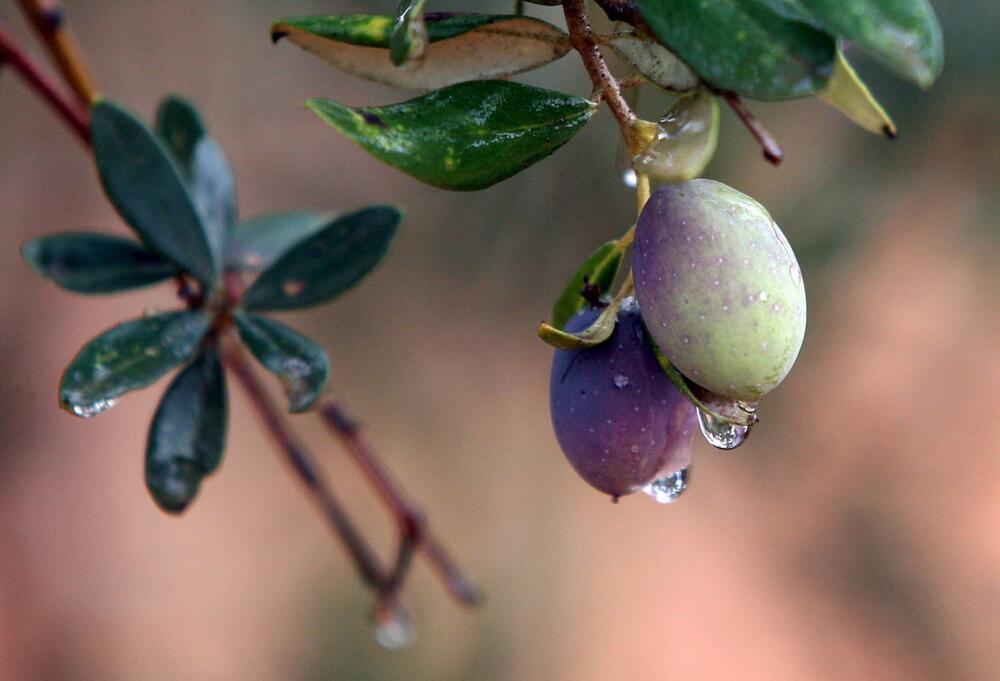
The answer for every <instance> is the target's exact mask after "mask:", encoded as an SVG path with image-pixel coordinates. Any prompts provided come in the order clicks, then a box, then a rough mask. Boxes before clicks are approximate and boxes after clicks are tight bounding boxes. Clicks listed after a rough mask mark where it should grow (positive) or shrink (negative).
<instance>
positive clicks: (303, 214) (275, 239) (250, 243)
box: [226, 211, 336, 272]
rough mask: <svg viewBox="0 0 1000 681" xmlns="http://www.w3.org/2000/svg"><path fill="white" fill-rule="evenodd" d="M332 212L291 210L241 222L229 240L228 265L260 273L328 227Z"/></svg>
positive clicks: (231, 267) (331, 219)
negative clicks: (299, 243)
mask: <svg viewBox="0 0 1000 681" xmlns="http://www.w3.org/2000/svg"><path fill="white" fill-rule="evenodd" d="M335 217H336V215H335V214H333V213H319V212H315V211H291V212H287V213H272V214H269V215H261V216H259V217H256V218H252V219H250V220H247V221H245V222H242V223H240V225H239V226H238V227H237V228H236V230H235V231H234V232H233V234H232V238H231V239H230V241H229V250H228V252H227V254H226V267H229V268H230V269H234V270H240V271H244V272H259V271H261V270H265V269H267V268H268V267H270V266H271V264H272V263H274V262H275V261H276V260H277V259H278V258H280V257H281V256H282V255H284V254H285V252H287V251H288V249H290V248H291V247H292V246H294V245H295V244H297V243H298V242H299V241H301V240H302V239H305V238H306V237H307V236H310V235H312V234H314V233H316V232H317V231H319V229H321V228H322V227H325V226H326V225H328V224H329V223H330V222H332V221H333V219H334V218H335Z"/></svg>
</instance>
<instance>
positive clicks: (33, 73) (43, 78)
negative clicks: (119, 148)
mask: <svg viewBox="0 0 1000 681" xmlns="http://www.w3.org/2000/svg"><path fill="white" fill-rule="evenodd" d="M4 64H9V65H10V67H11V68H13V69H14V70H15V71H17V73H18V74H19V75H20V76H21V78H22V79H24V82H25V84H27V86H28V87H29V88H31V89H32V90H34V91H35V92H36V93H37V94H38V95H39V96H40V97H41V98H42V100H43V101H44V102H45V103H46V104H48V105H49V106H50V107H51V108H52V110H53V111H55V112H56V113H57V114H58V115H59V117H60V118H62V119H63V121H64V122H65V123H66V124H67V125H68V126H69V127H70V129H71V130H73V132H74V133H76V136H77V137H78V138H79V139H80V141H81V142H83V144H84V146H87V147H89V146H90V124H89V122H88V119H89V115H88V112H87V110H86V109H85V108H84V107H82V106H80V104H79V103H77V102H76V101H75V100H74V99H72V98H70V97H68V96H67V95H66V94H65V93H64V92H62V91H61V90H60V87H59V85H58V84H57V83H56V82H55V80H54V79H53V78H51V77H50V76H49V75H48V74H47V73H45V71H44V70H43V69H42V68H41V66H40V65H39V64H37V63H36V62H35V61H34V60H33V59H32V58H31V57H30V56H28V54H27V53H26V52H25V51H24V50H23V49H22V48H21V47H20V45H18V44H17V42H16V41H15V40H14V38H13V37H12V36H11V35H10V33H9V32H8V31H7V28H6V26H5V25H4V23H3V22H2V21H0V66H3V65H4Z"/></svg>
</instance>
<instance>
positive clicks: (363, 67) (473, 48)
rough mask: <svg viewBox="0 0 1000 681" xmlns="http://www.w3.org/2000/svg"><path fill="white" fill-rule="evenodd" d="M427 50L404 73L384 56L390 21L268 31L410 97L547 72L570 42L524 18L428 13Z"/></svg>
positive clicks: (294, 24) (318, 22)
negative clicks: (464, 84)
mask: <svg viewBox="0 0 1000 681" xmlns="http://www.w3.org/2000/svg"><path fill="white" fill-rule="evenodd" d="M425 24H426V26H427V40H428V44H427V48H426V50H425V52H424V55H423V57H422V58H421V59H420V61H419V62H411V63H409V64H407V67H406V68H398V67H396V66H394V65H393V64H392V62H391V61H390V59H389V55H388V48H389V46H390V41H391V35H392V31H393V25H394V18H393V17H391V16H385V15H342V16H325V17H293V18H288V19H283V20H281V21H279V22H277V23H276V24H274V26H273V27H272V29H271V30H272V34H271V35H272V38H274V39H275V40H278V39H280V38H283V37H287V38H288V39H289V40H290V41H292V42H293V43H295V44H296V45H298V46H299V47H301V48H303V49H304V50H306V51H308V52H311V53H313V54H315V55H317V56H318V57H320V58H321V59H323V60H325V61H327V62H328V63H330V64H332V65H333V66H335V67H337V68H338V69H340V70H342V71H346V72H348V73H351V74H354V75H356V76H361V77H364V78H368V79H370V80H375V81H378V82H380V83H386V84H388V85H393V86H396V87H401V88H407V89H412V90H436V89H438V88H442V87H446V86H448V85H454V84H455V83H460V82H464V81H468V80H481V79H485V78H501V77H506V76H512V75H514V74H517V73H521V72H523V71H527V70H529V69H534V68H537V67H539V66H543V65H545V64H548V63H549V62H551V61H554V60H556V59H558V58H560V57H562V56H563V55H564V54H566V53H567V52H568V51H569V49H570V45H569V37H568V36H567V35H566V33H565V32H564V31H563V30H562V29H560V28H557V27H555V26H553V25H552V24H549V23H546V22H544V21H541V20H539V19H533V18H531V17H518V16H507V15H489V14H457V13H429V14H427V15H426V17H425Z"/></svg>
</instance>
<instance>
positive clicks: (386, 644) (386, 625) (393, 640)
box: [375, 603, 417, 650]
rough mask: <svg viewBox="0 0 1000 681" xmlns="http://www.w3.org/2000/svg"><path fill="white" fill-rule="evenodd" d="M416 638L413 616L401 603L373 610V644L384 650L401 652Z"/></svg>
mask: <svg viewBox="0 0 1000 681" xmlns="http://www.w3.org/2000/svg"><path fill="white" fill-rule="evenodd" d="M416 637H417V629H416V625H414V623H413V616H412V615H410V611H409V610H408V609H407V608H406V606H404V605H403V604H402V603H390V604H386V605H380V606H378V607H377V608H376V610H375V642H376V643H378V644H379V645H380V646H382V647H383V648H385V649H386V650H401V649H403V648H407V647H409V646H410V645H412V644H413V641H414V640H415V639H416Z"/></svg>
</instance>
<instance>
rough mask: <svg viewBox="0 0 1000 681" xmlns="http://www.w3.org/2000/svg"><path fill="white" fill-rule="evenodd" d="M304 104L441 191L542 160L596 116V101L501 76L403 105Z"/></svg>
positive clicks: (475, 184) (487, 181)
mask: <svg viewBox="0 0 1000 681" xmlns="http://www.w3.org/2000/svg"><path fill="white" fill-rule="evenodd" d="M306 106H308V107H309V108H310V109H312V110H313V111H315V112H316V113H317V114H319V115H320V116H321V117H322V118H323V119H324V120H325V121H326V122H327V123H329V124H330V125H331V126H333V127H334V128H336V129H337V130H338V131H340V132H341V133H342V134H344V135H346V136H347V137H349V138H350V139H352V140H353V141H354V142H356V143H357V144H359V145H360V146H361V147H362V148H363V149H365V150H366V151H368V153H370V154H372V155H373V156H375V157H376V158H379V159H381V160H383V161H385V162H386V163H388V164H390V165H392V166H395V167H396V168H398V169H399V170H402V171H403V172H405V173H407V174H409V175H412V176H413V177H415V178H417V179H418V180H422V181H424V182H426V183H428V184H432V185H434V186H436V187H442V188H444V189H456V190H470V189H483V188H485V187H489V186H490V185H492V184H495V183H497V182H500V181H501V180H504V179H506V178H508V177H510V176H511V175H514V174H515V173H517V172H519V171H521V170H523V169H524V168H527V167H528V166H530V165H532V164H533V163H535V162H537V161H539V160H541V159H543V158H545V157H546V156H548V155H549V154H551V153H552V152H554V151H555V150H556V149H558V148H559V147H561V146H562V145H563V144H565V143H566V141H567V140H569V138H570V137H572V136H573V135H574V134H576V133H577V132H579V130H580V129H581V128H582V127H583V125H584V124H585V123H586V122H587V121H588V120H590V117H591V115H593V113H594V104H593V103H592V102H591V101H590V100H587V99H584V98H582V97H575V96H573V95H567V94H563V93H560V92H553V91H551V90H542V89H539V88H535V87H530V86H528V85H521V84H520V83H510V82H507V81H502V80H487V81H475V82H470V83H460V84H458V85H452V86H450V87H447V88H444V89H443V90H438V91H436V92H432V93H430V94H428V95H424V96H423V97H418V98H416V99H412V100H410V101H408V102H403V103H402V104H394V105H392V106H385V107H370V108H360V109H352V108H349V107H346V106H343V105H341V104H338V103H337V102H334V101H333V100H329V99H311V100H309V102H307V104H306Z"/></svg>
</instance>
